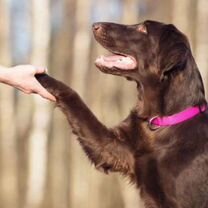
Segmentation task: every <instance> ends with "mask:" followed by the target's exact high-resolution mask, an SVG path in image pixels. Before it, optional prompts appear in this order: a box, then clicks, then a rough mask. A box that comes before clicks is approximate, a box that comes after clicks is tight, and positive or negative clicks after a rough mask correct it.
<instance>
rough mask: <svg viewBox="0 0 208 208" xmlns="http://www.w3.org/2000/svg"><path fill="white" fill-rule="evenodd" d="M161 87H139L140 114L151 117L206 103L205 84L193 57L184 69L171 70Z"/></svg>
mask: <svg viewBox="0 0 208 208" xmlns="http://www.w3.org/2000/svg"><path fill="white" fill-rule="evenodd" d="M171 73H172V74H169V77H168V79H167V80H166V81H165V82H166V84H164V85H163V87H161V88H155V87H152V88H151V86H145V85H143V86H142V87H143V88H144V89H142V87H138V91H139V96H138V97H139V99H138V103H137V112H138V116H139V117H141V118H144V119H149V118H151V117H153V116H167V115H173V114H175V113H178V112H180V111H183V110H184V109H186V108H188V107H191V106H196V105H205V104H206V100H205V96H204V86H203V83H202V79H201V76H200V73H199V71H198V69H197V65H196V64H195V61H194V59H193V58H191V59H190V60H189V61H188V62H187V64H186V66H185V68H184V69H180V70H178V71H173V72H171Z"/></svg>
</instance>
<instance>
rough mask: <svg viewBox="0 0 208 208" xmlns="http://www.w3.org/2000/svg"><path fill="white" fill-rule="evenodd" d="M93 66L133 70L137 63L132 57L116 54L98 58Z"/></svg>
mask: <svg viewBox="0 0 208 208" xmlns="http://www.w3.org/2000/svg"><path fill="white" fill-rule="evenodd" d="M95 64H96V66H97V67H99V68H107V69H118V70H119V69H120V70H134V69H135V68H136V66H137V62H136V60H135V58H134V57H132V56H129V55H123V54H117V53H114V54H112V55H107V56H103V55H102V56H100V57H98V58H97V59H96V61H95Z"/></svg>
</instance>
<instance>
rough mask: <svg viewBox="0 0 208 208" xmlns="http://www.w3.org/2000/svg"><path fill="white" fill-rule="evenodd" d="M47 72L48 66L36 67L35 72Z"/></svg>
mask: <svg viewBox="0 0 208 208" xmlns="http://www.w3.org/2000/svg"><path fill="white" fill-rule="evenodd" d="M46 72H47V68H46V67H43V66H36V67H35V74H42V73H46Z"/></svg>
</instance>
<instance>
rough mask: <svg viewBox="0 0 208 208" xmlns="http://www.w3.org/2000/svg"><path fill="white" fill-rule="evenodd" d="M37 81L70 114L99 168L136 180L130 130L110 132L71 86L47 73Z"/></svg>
mask: <svg viewBox="0 0 208 208" xmlns="http://www.w3.org/2000/svg"><path fill="white" fill-rule="evenodd" d="M36 78H37V79H38V81H39V82H40V83H41V84H42V85H43V86H44V87H45V88H46V89H47V90H48V91H49V92H50V93H51V94H53V95H54V96H55V97H56V99H57V105H58V107H60V108H61V109H62V111H63V112H64V114H65V115H66V117H67V119H68V122H69V124H70V125H71V127H72V131H73V133H75V134H76V135H77V136H78V140H79V142H80V144H81V145H82V147H83V149H84V151H85V153H86V154H87V156H88V157H89V159H90V160H91V161H92V162H93V163H94V164H95V166H96V167H97V168H98V169H102V170H104V171H105V172H108V171H119V172H122V173H123V174H125V175H129V176H131V177H133V173H134V156H133V151H132V150H131V145H130V143H129V142H128V141H126V139H125V138H124V137H125V135H124V134H125V133H124V132H126V131H125V129H124V128H122V125H120V126H119V127H118V128H114V129H108V128H107V127H106V126H104V125H103V124H102V123H101V122H99V121H98V119H97V118H96V117H95V116H94V114H93V113H92V112H91V111H90V110H89V108H88V107H87V106H86V105H85V104H84V102H83V101H82V99H81V98H80V97H79V95H78V94H77V93H76V92H75V91H74V90H72V89H71V88H70V87H68V86H66V85H65V84H63V83H62V82H60V81H58V80H55V79H54V78H52V77H50V76H48V75H46V74H44V75H36ZM125 122H126V121H125ZM126 136H127V135H126Z"/></svg>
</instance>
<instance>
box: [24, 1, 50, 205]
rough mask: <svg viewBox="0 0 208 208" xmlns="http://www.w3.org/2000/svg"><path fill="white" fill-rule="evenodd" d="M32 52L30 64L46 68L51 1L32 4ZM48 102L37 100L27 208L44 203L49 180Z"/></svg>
mask: <svg viewBox="0 0 208 208" xmlns="http://www.w3.org/2000/svg"><path fill="white" fill-rule="evenodd" d="M32 3H33V4H32V9H33V10H32V15H33V40H32V41H33V42H32V44H33V49H32V57H31V62H32V63H33V64H35V65H39V64H41V65H45V66H47V62H48V47H49V39H50V36H49V35H50V27H49V25H50V22H49V0H33V1H32ZM50 112H51V111H50V108H49V104H48V101H46V100H44V99H42V98H40V97H39V96H35V97H34V115H33V121H32V122H33V123H32V129H31V134H30V137H29V147H28V149H29V151H28V152H29V160H28V162H29V164H28V167H29V170H28V174H29V175H28V181H27V187H28V190H27V195H26V202H25V208H28V207H30V208H40V207H41V205H42V203H43V198H44V193H45V188H46V176H47V174H46V173H47V159H48V158H47V153H48V148H47V144H48V140H47V136H48V131H49V121H50V114H51V113H50Z"/></svg>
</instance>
